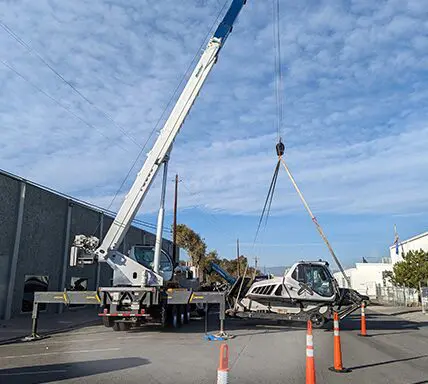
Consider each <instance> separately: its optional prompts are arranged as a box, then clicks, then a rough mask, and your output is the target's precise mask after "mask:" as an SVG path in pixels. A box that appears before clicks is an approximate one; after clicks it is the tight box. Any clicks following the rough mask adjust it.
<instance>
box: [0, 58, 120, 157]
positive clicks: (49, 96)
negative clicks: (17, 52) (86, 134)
mask: <svg viewBox="0 0 428 384" xmlns="http://www.w3.org/2000/svg"><path fill="white" fill-rule="evenodd" d="M0 62H1V63H2V64H3V65H4V66H5V67H7V68H8V69H10V70H11V71H12V72H14V73H15V74H16V75H17V76H19V77H20V78H21V79H23V80H24V81H25V82H27V83H28V84H30V85H31V86H32V87H33V88H34V89H36V90H37V91H38V92H40V93H42V94H43V95H45V96H46V97H47V98H49V99H50V100H52V101H53V102H54V103H55V104H57V105H58V106H60V107H61V108H62V109H64V110H66V111H67V112H68V113H70V114H71V115H72V116H74V117H75V118H76V119H78V120H79V121H81V122H82V123H83V124H85V125H86V126H88V127H89V128H91V129H94V130H96V131H98V133H100V134H101V135H102V136H104V138H106V139H107V140H109V141H111V140H113V139H112V138H110V137H109V136H107V135H105V134H104V132H103V131H102V130H100V129H99V128H97V127H96V126H95V125H93V124H91V123H89V122H88V121H86V120H85V119H84V118H83V117H81V116H79V115H77V114H76V113H75V112H73V110H72V109H70V108H69V107H67V106H66V105H64V104H62V103H61V102H60V101H58V100H57V99H55V97H53V96H51V95H50V94H49V93H47V92H46V91H45V90H43V89H42V88H40V87H39V86H37V85H36V84H34V83H33V82H32V81H31V80H30V79H29V78H28V77H26V76H25V75H23V74H22V73H21V72H19V71H18V70H17V69H16V68H14V67H13V66H12V65H10V64H9V63H8V62H7V61H5V60H0ZM115 144H116V145H117V146H118V147H120V148H122V149H123V150H124V151H126V152H128V150H127V149H126V148H125V147H123V146H122V145H120V144H119V143H117V142H116V143H115Z"/></svg>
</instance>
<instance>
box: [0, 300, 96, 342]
mask: <svg viewBox="0 0 428 384" xmlns="http://www.w3.org/2000/svg"><path fill="white" fill-rule="evenodd" d="M97 313H98V308H95V307H88V308H79V309H77V308H76V309H69V308H66V309H65V310H64V312H63V313H61V314H57V313H43V312H41V313H40V315H39V328H38V330H39V332H40V333H44V334H46V333H52V332H58V331H65V330H67V329H68V330H69V329H74V328H76V327H81V326H83V325H88V324H95V323H99V319H98V317H97ZM31 322H32V319H31V313H29V314H26V315H21V316H17V317H15V318H13V319H11V320H1V321H0V345H1V344H4V343H9V342H10V341H11V340H18V339H22V338H23V337H25V336H28V335H29V334H30V333H31Z"/></svg>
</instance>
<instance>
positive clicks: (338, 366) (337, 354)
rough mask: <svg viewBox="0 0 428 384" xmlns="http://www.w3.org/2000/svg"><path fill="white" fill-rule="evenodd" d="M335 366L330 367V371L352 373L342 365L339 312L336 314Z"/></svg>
mask: <svg viewBox="0 0 428 384" xmlns="http://www.w3.org/2000/svg"><path fill="white" fill-rule="evenodd" d="M333 316H334V317H333V319H334V366H333V367H330V368H329V370H330V371H334V372H341V373H346V372H351V370H350V369H348V368H343V364H342V348H341V346H340V333H339V332H340V331H339V315H338V313H337V312H334V315H333Z"/></svg>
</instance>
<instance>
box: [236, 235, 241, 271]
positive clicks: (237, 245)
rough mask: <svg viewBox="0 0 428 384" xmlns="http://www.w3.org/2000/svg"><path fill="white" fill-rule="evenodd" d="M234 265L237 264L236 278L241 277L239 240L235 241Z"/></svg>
mask: <svg viewBox="0 0 428 384" xmlns="http://www.w3.org/2000/svg"><path fill="white" fill-rule="evenodd" d="M236 264H237V270H238V271H237V272H238V277H239V276H241V271H240V268H239V239H236Z"/></svg>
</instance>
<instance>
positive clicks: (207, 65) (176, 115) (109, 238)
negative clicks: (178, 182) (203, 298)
mask: <svg viewBox="0 0 428 384" xmlns="http://www.w3.org/2000/svg"><path fill="white" fill-rule="evenodd" d="M245 3H246V0H233V1H232V3H231V5H230V7H229V9H228V11H227V12H226V14H225V16H224V17H223V19H222V21H221V22H220V24H219V26H218V27H217V29H216V31H215V33H214V35H213V36H212V37H211V39H210V40H209V42H208V44H207V46H206V49H205V51H204V52H203V54H202V55H201V57H200V59H199V61H198V63H197V64H196V66H195V68H194V70H193V72H192V74H191V76H190V78H189V80H188V82H187V84H186V86H185V87H184V89H183V91H182V93H181V95H180V97H179V98H178V100H177V102H176V104H175V106H174V108H173V109H172V111H171V113H170V115H169V117H168V119H167V120H166V122H165V124H164V126H163V128H162V129H161V131H160V134H159V136H158V138H157V140H156V142H155V144H154V146H153V148H152V149H151V151H150V152H149V153H148V155H147V159H146V161H145V162H144V164H143V166H142V168H141V170H140V171H139V172H138V175H137V177H136V179H135V181H134V184H133V185H132V187H131V189H130V191H129V193H128V194H127V196H126V197H125V200H124V202H123V203H122V206H121V207H120V209H119V211H118V213H117V215H116V217H115V219H114V221H113V223H112V224H111V226H110V228H109V230H108V232H107V234H106V236H105V237H104V239H103V241H102V243H101V245H100V246H99V247H98V248H97V249H96V250H95V256H96V257H97V259H98V260H99V261H107V262H109V260H108V258H109V253H110V252H111V251H117V248H118V247H119V245H120V244H121V242H122V240H123V238H124V236H125V234H126V232H127V231H128V229H129V227H130V225H131V223H132V220H133V219H134V218H135V216H136V214H137V212H138V210H139V208H140V206H141V204H142V202H143V200H144V198H145V196H146V194H147V192H148V190H149V188H150V185H151V184H152V182H153V180H154V178H155V176H156V174H157V172H158V170H159V167H160V166H161V164H162V162H163V160H164V158H165V156H166V155H167V154H168V152H169V150H170V148H171V146H172V143H173V142H174V139H175V138H176V136H177V134H178V132H179V130H180V128H181V126H182V124H183V122H184V120H185V118H186V117H187V115H188V114H189V111H190V108H191V107H192V105H193V103H194V102H195V99H196V98H197V96H198V94H199V92H200V90H201V87H202V85H203V84H204V82H205V80H206V78H207V76H208V74H209V73H210V71H211V69H212V67H213V66H214V64H215V62H216V61H217V57H218V53H219V51H220V49H221V48H222V47H223V46H224V43H225V41H226V39H227V37H228V36H229V34H230V32H231V31H232V26H233V23H234V22H235V21H236V19H237V17H238V15H239V13H240V11H241V9H242V7H243V6H244V4H245ZM109 264H110V265H111V266H112V267H113V265H112V264H111V263H110V262H109ZM116 267H117V263H116ZM113 268H114V267H113Z"/></svg>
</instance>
